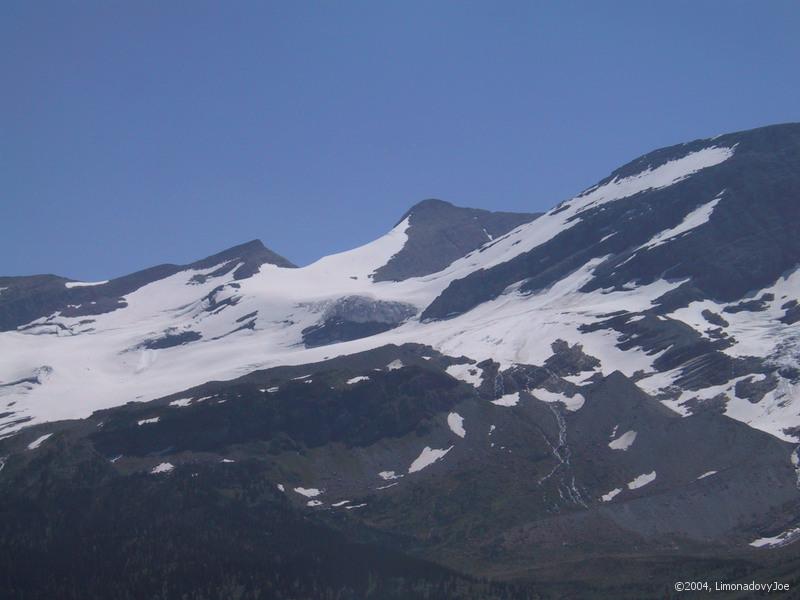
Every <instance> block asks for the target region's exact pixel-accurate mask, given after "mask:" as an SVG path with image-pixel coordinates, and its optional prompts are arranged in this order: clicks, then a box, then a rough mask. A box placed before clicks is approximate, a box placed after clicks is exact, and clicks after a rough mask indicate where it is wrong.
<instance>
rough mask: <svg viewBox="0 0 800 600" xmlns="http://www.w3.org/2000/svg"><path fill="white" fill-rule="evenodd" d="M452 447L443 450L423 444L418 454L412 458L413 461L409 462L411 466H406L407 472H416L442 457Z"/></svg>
mask: <svg viewBox="0 0 800 600" xmlns="http://www.w3.org/2000/svg"><path fill="white" fill-rule="evenodd" d="M452 449H453V446H450V447H449V448H447V449H444V450H437V449H434V448H431V447H430V446H425V448H423V449H422V452H421V453H420V455H419V456H418V457H417V458H416V459H414V462H412V463H411V466H410V467H408V472H409V473H416V472H417V471H421V470H422V469H424V468H425V467H428V466H430V465H432V464H433V463H435V462H436V461H437V460H440V459H442V458H444V456H445V454H447V453H448V452H450V450H452Z"/></svg>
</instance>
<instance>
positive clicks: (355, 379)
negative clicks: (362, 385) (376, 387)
mask: <svg viewBox="0 0 800 600" xmlns="http://www.w3.org/2000/svg"><path fill="white" fill-rule="evenodd" d="M359 381H369V375H359V376H358V377H353V378H352V379H348V380H347V385H353V384H354V383H358V382H359Z"/></svg>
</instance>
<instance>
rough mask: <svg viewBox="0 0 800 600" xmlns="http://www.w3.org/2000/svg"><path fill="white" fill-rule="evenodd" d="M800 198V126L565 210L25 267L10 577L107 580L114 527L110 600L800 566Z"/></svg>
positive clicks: (551, 584)
mask: <svg viewBox="0 0 800 600" xmlns="http://www.w3.org/2000/svg"><path fill="white" fill-rule="evenodd" d="M799 203H800V125H798V124H787V125H777V126H771V127H765V128H761V129H756V130H751V131H744V132H738V133H732V134H726V135H722V136H717V137H715V138H712V139H705V140H696V141H693V142H689V143H687V144H681V145H678V146H673V147H669V148H664V149H661V150H657V151H655V152H652V153H649V154H646V155H644V156H642V157H640V158H639V159H637V160H635V161H633V162H631V163H628V164H627V165H625V166H623V167H621V168H620V169H618V170H616V171H614V172H613V173H612V174H611V175H610V176H608V177H607V178H605V179H603V180H602V181H600V182H599V183H598V184H597V185H595V186H593V187H591V188H589V189H588V190H586V191H584V192H582V193H581V194H579V195H577V196H576V197H575V198H572V199H570V200H567V201H564V202H562V203H560V204H558V205H556V206H555V207H554V208H553V209H552V210H550V211H548V212H547V213H545V214H543V215H536V214H512V213H492V212H488V211H482V210H477V209H468V208H459V207H456V206H453V205H451V204H449V203H446V202H442V201H438V200H426V201H424V202H422V203H420V204H418V205H416V206H414V207H412V209H411V210H409V211H408V212H407V213H406V214H405V215H403V217H402V218H401V219H400V221H399V222H398V223H397V224H396V225H395V227H394V228H393V229H392V230H391V231H389V232H388V233H387V234H386V235H385V236H383V237H381V238H379V239H377V240H375V241H373V242H371V243H369V244H367V245H365V246H362V247H360V248H356V249H354V250H351V251H348V252H344V253H341V254H337V255H332V256H327V257H324V258H322V259H320V260H319V261H317V262H315V263H313V264H311V265H308V266H306V267H301V268H295V267H294V266H293V265H291V264H290V263H288V261H286V260H285V259H282V258H281V257H279V256H278V255H275V254H274V253H272V252H271V251H269V250H267V249H266V248H264V246H263V245H262V244H261V243H260V242H250V243H249V244H245V245H243V246H238V247H236V248H233V249H231V250H228V251H225V252H223V253H220V254H218V255H215V256H213V257H209V258H208V259H204V260H202V261H198V262H197V263H193V264H191V265H184V266H174V265H165V266H161V267H155V268H153V269H149V270H146V271H142V272H140V273H135V274H133V275H130V276H126V277H121V278H118V279H115V280H112V281H110V282H101V283H97V284H81V283H79V282H78V283H76V282H71V281H69V280H66V279H64V278H59V277H55V276H35V277H30V278H5V279H0V288H5V289H2V290H0V324H2V329H3V331H2V332H0V356H3V357H4V358H3V360H0V436H2V437H0V465H2V466H0V506H3V507H9V508H8V509H4V510H5V511H6V514H5V515H4V516H6V517H7V518H6V519H3V520H2V521H3V525H1V526H0V552H2V553H3V554H2V555H3V561H0V563H2V564H3V565H4V567H3V568H4V571H3V574H2V577H3V578H4V581H5V582H6V583H7V585H6V589H10V590H13V591H14V593H15V594H17V596H20V597H29V596H32V597H35V596H36V595H41V596H43V597H44V596H48V595H49V596H52V595H54V594H55V595H59V594H60V595H62V596H63V597H71V596H76V597H77V595H78V591H75V592H74V593H73V592H65V590H80V589H81V588H80V584H79V583H78V580H76V579H75V577H76V575H75V574H76V573H82V574H83V575H81V577H83V580H85V579H86V578H89V577H91V572H88V571H86V570H85V567H84V566H80V565H85V564H91V565H97V569H101V570H102V571H103V572H116V571H117V570H118V565H119V564H123V563H122V562H121V561H123V560H124V558H125V557H124V555H123V554H121V553H120V552H121V551H120V550H117V549H116V547H115V546H114V545H111V546H109V545H108V543H107V541H105V540H107V539H110V538H109V537H108V536H110V535H112V532H114V533H113V535H114V536H116V537H114V538H113V539H115V540H118V541H119V544H120V547H125V548H133V549H134V550H135V553H134V556H135V557H136V558H135V567H134V568H133V570H129V572H130V575H129V577H130V579H129V580H127V579H125V578H123V579H122V580H117V579H114V578H95V579H93V580H92V582H93V583H92V586H91V592H90V593H89V594H86V593H85V590H82V591H84V595H83V597H108V596H109V595H111V596H121V594H122V592H121V591H120V590H121V588H120V586H122V588H125V582H126V581H129V582H130V583H131V584H133V582H134V581H135V582H136V583H135V585H136V586H138V587H136V588H135V589H136V590H137V591H136V592H135V593H133V592H132V593H133V595H132V596H131V597H137V596H141V595H145V596H152V595H154V594H155V593H156V592H155V591H154V590H156V589H162V584H164V582H165V581H166V582H168V583H167V584H164V585H166V588H163V589H168V590H169V591H167V592H159V593H162V594H163V595H164V597H176V596H185V597H197V598H200V597H208V596H211V597H218V596H225V597H229V596H231V595H232V594H234V592H233V591H231V590H238V591H237V592H236V593H238V594H239V595H240V597H243V598H250V597H253V598H255V597H257V594H258V593H260V592H263V590H265V589H270V590H273V595H272V597H297V598H323V597H324V598H327V597H332V598H333V597H342V598H350V597H353V598H362V597H376V598H384V597H386V598H389V597H412V598H417V597H418V598H443V597H446V598H473V597H481V598H493V597H496V598H560V597H570V598H584V597H586V598H597V597H607V598H648V597H653V598H657V597H667V596H668V595H669V594H671V592H670V590H671V589H672V583H673V581H674V580H675V579H676V578H677V579H680V578H681V577H684V578H686V579H687V580H696V579H697V578H698V577H699V576H700V575H702V577H701V579H709V580H710V579H712V578H713V579H716V580H720V581H734V582H735V581H751V580H753V579H754V578H755V580H761V579H763V580H765V581H766V580H773V579H777V580H779V581H786V582H794V583H800V581H798V579H797V573H798V572H800V544H793V543H792V542H794V541H796V540H797V539H800V458H799V456H800V446H798V441H800V440H798V437H800V399H799V398H798V390H800V387H798V386H800V330H798V328H797V321H798V320H799V319H800V308H798V306H799V304H798V303H799V302H800V242H798V236H797V235H796V233H797V231H800V204H799ZM179 507H180V508H179ZM82 531H86V532H87V533H82ZM255 532H263V535H262V534H259V533H255ZM182 536H188V537H187V539H191V540H192V543H191V545H190V547H187V548H176V547H173V545H174V543H175V542H174V540H176V539H177V538H178V537H182ZM82 537H85V539H84V540H83V542H84V543H82V545H80V544H81V538H82ZM290 540H294V541H290ZM87 544H88V545H87ZM78 545H80V547H81V548H94V549H95V550H92V551H89V550H80V551H78ZM339 546H341V547H347V548H350V550H348V553H352V555H353V556H362V557H364V558H362V559H359V560H368V559H367V558H366V557H372V562H371V563H370V565H371V566H369V568H365V569H352V568H350V566H349V565H346V564H343V563H342V561H341V556H340V555H337V552H336V551H335V550H334V548H335V547H339ZM195 547H199V548H204V551H200V552H195V550H193V548H195ZM248 549H249V550H250V552H247V551H246V550H248ZM70 557H74V559H73V558H70ZM51 563H52V564H55V565H57V566H58V568H57V569H55V570H54V571H52V575H48V576H45V575H43V571H42V570H41V569H38V568H35V567H31V566H26V565H34V564H36V565H48V564H51ZM198 564H201V565H205V567H206V568H203V569H198V568H197V565H198ZM609 567H612V568H609ZM81 569H83V570H81ZM264 573H271V574H272V575H270V576H269V577H266V576H265V575H264ZM665 574H668V576H667V575H665ZM484 578H489V579H490V581H489V580H486V579H484ZM295 582H296V583H295ZM127 589H134V588H132V587H129V588H127ZM348 594H349V595H348Z"/></svg>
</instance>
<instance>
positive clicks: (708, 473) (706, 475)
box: [697, 471, 717, 479]
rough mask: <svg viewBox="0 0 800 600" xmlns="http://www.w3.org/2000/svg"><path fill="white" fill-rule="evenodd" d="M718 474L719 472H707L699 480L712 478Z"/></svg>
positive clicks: (698, 477) (699, 476)
mask: <svg viewBox="0 0 800 600" xmlns="http://www.w3.org/2000/svg"><path fill="white" fill-rule="evenodd" d="M716 474H717V471H707V472H705V473H703V474H702V475H698V476H697V479H705V478H706V477H711V476H712V475H716Z"/></svg>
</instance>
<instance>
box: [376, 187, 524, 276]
mask: <svg viewBox="0 0 800 600" xmlns="http://www.w3.org/2000/svg"><path fill="white" fill-rule="evenodd" d="M538 216H539V214H537V213H512V212H491V211H488V210H480V209H476V208H463V207H460V206H455V205H454V204H451V203H450V202H446V201H444V200H438V199H435V198H429V199H427V200H423V201H421V202H418V203H417V204H415V205H414V206H412V207H411V208H410V209H408V210H407V211H406V212H405V214H404V215H403V216H402V218H401V219H400V221H398V224H399V223H402V222H403V221H404V220H406V219H408V223H409V227H408V230H407V231H406V234H407V235H408V241H407V242H406V244H405V246H404V247H403V249H402V250H401V251H400V252H398V253H397V254H395V255H394V256H393V257H392V258H391V260H389V262H388V263H386V264H385V265H384V266H383V267H381V268H380V269H378V270H377V271H376V272H375V277H374V280H375V281H402V280H404V279H408V278H410V277H420V276H422V275H429V274H430V273H436V272H437V271H441V270H442V269H444V268H445V267H447V266H448V265H449V264H450V263H452V262H453V261H455V260H458V259H459V258H461V257H462V256H464V255H466V254H469V253H470V252H472V251H473V250H476V249H477V248H480V247H481V246H482V245H483V244H485V243H486V242H489V241H491V240H493V239H494V238H496V237H498V236H501V235H504V234H506V233H508V232H509V231H511V230H512V229H514V228H515V227H518V226H520V225H522V224H523V223H528V222H530V221H532V220H534V219H535V218H536V217H538Z"/></svg>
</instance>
